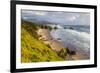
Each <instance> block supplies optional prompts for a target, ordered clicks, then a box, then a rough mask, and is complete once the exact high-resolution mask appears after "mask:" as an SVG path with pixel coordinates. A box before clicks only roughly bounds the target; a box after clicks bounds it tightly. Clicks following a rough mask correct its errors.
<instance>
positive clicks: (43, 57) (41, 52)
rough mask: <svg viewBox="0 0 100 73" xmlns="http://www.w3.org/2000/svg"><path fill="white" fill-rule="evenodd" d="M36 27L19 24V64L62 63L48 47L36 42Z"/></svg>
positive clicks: (26, 23) (61, 59)
mask: <svg viewBox="0 0 100 73" xmlns="http://www.w3.org/2000/svg"><path fill="white" fill-rule="evenodd" d="M38 28H39V26H38V25H35V24H34V25H33V23H30V22H26V21H22V24H21V62H22V63H29V62H49V61H63V60H64V58H62V57H60V56H59V55H58V54H57V53H56V52H55V51H53V50H52V49H51V48H50V47H49V46H48V45H46V44H44V43H43V42H42V41H41V40H38V35H37V33H36V30H37V29H38Z"/></svg>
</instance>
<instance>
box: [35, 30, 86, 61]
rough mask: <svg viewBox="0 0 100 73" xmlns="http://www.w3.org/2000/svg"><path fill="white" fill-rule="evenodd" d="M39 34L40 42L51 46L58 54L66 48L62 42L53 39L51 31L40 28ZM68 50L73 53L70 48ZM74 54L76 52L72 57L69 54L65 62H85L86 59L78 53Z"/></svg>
mask: <svg viewBox="0 0 100 73" xmlns="http://www.w3.org/2000/svg"><path fill="white" fill-rule="evenodd" d="M37 34H38V35H39V36H40V37H39V40H42V41H43V42H44V43H45V44H49V45H50V47H51V48H52V49H53V50H54V51H56V52H59V51H60V50H61V49H62V48H65V47H64V46H63V44H62V43H61V42H59V41H58V40H57V39H55V38H53V37H52V36H51V35H50V31H49V29H41V28H39V29H38V31H37ZM68 50H69V51H70V52H71V49H70V48H68ZM74 52H75V54H74V55H72V54H71V53H67V56H66V58H65V60H68V61H69V60H84V59H85V57H84V56H83V55H82V54H80V53H78V52H77V51H74Z"/></svg>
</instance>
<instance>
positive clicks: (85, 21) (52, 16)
mask: <svg viewBox="0 0 100 73" xmlns="http://www.w3.org/2000/svg"><path fill="white" fill-rule="evenodd" d="M22 18H23V19H26V20H29V21H32V22H35V21H37V22H41V23H42V22H50V23H55V24H68V25H77V24H78V25H89V24H90V14H89V13H82V12H75V13H74V12H60V11H59V12H56V11H36V10H35V11H34V10H33V11H32V10H31V11H28V10H22Z"/></svg>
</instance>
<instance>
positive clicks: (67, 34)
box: [51, 29, 90, 57]
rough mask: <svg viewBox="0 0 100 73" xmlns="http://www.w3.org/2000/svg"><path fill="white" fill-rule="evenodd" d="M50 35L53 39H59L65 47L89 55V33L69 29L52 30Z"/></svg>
mask: <svg viewBox="0 0 100 73" xmlns="http://www.w3.org/2000/svg"><path fill="white" fill-rule="evenodd" d="M51 35H52V36H53V38H55V39H58V38H59V39H60V40H59V41H61V42H62V43H63V45H64V46H65V47H68V48H70V49H71V50H75V51H78V52H80V53H82V54H85V55H86V56H87V57H89V54H90V52H89V51H90V34H89V33H86V32H79V31H76V30H70V29H57V30H52V31H51Z"/></svg>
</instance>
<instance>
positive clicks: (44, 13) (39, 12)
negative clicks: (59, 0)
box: [35, 11, 46, 16]
mask: <svg viewBox="0 0 100 73" xmlns="http://www.w3.org/2000/svg"><path fill="white" fill-rule="evenodd" d="M35 14H36V15H40V16H43V15H46V12H42V11H37V12H35Z"/></svg>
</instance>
